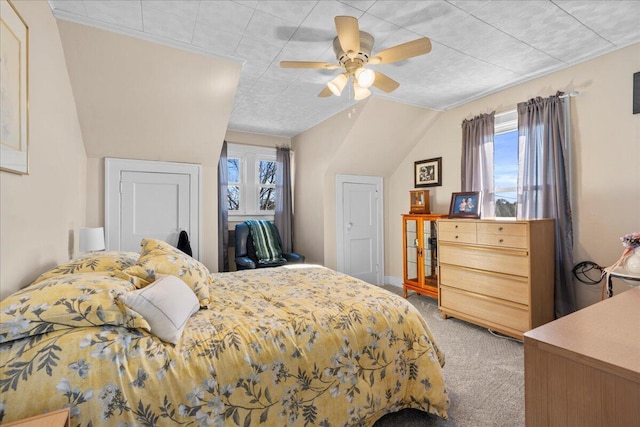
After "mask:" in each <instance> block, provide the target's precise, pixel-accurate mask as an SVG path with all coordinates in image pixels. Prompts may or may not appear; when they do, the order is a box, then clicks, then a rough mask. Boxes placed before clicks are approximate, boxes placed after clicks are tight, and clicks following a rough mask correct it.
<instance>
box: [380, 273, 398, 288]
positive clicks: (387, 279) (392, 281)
mask: <svg viewBox="0 0 640 427" xmlns="http://www.w3.org/2000/svg"><path fill="white" fill-rule="evenodd" d="M384 284H385V285H392V286H397V287H399V288H401V287H402V279H401V278H400V277H395V276H384Z"/></svg>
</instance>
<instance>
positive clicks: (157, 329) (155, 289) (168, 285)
mask: <svg viewBox="0 0 640 427" xmlns="http://www.w3.org/2000/svg"><path fill="white" fill-rule="evenodd" d="M120 299H121V300H122V302H124V303H125V304H126V305H127V306H129V307H130V308H131V309H132V310H134V311H136V312H137V313H139V314H140V315H142V317H144V319H145V320H146V321H147V323H149V326H151V333H152V334H154V335H155V336H157V337H158V338H160V339H161V340H162V341H167V342H170V343H172V344H175V343H177V342H178V340H179V339H180V337H181V336H182V331H183V330H184V327H185V325H186V324H187V321H188V320H189V318H190V317H191V316H192V315H193V314H194V313H195V312H197V311H198V310H199V309H200V302H198V297H196V294H194V293H193V291H192V290H191V288H190V287H189V285H187V284H186V283H185V282H183V281H182V280H181V279H179V278H177V277H176V276H162V277H160V278H158V280H156V281H155V282H153V283H151V284H150V285H148V286H145V287H144V288H142V289H138V290H136V291H132V292H126V293H124V294H122V295H121V296H120Z"/></svg>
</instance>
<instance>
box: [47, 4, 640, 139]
mask: <svg viewBox="0 0 640 427" xmlns="http://www.w3.org/2000/svg"><path fill="white" fill-rule="evenodd" d="M49 3H50V5H51V8H52V10H53V13H54V15H55V16H56V17H57V18H59V19H64V20H69V21H73V22H77V23H82V24H85V25H89V26H94V27H97V28H102V29H107V30H111V31H115V32H119V33H122V34H125V35H130V36H133V37H138V38H142V39H146V40H150V41H154V42H158V43H162V44H166V45H170V46H174V47H177V48H181V49H186V50H190V51H194V52H198V53H202V54H204V55H211V56H215V57H219V58H223V59H229V60H231V61H240V62H241V63H242V64H243V65H242V71H241V74H240V81H239V86H238V90H237V93H236V97H235V101H234V106H233V111H232V113H231V118H230V122H229V129H232V130H238V131H244V132H253V133H261V134H268V135H278V136H287V137H291V136H295V135H297V134H299V133H301V132H303V131H305V130H307V129H309V128H310V127H312V126H314V125H316V124H318V123H320V122H322V121H324V120H326V119H327V118H329V117H331V116H333V115H334V114H336V113H337V112H339V111H341V110H344V109H345V108H348V107H349V106H351V105H352V104H354V103H355V102H356V101H354V100H353V96H352V94H351V93H350V92H349V91H347V90H345V91H344V92H343V94H342V95H341V96H340V97H336V96H331V97H329V98H318V97H317V94H318V93H319V92H320V91H321V90H322V89H323V88H324V87H325V85H326V83H327V82H328V81H329V80H331V79H332V78H333V77H334V76H336V75H337V74H338V73H339V71H338V70H320V69H310V70H307V69H282V68H281V67H280V65H279V63H280V61H282V60H290V61H326V62H333V63H337V61H336V58H335V54H334V52H333V49H332V41H333V38H334V37H335V35H336V29H335V26H334V20H333V19H334V17H335V16H338V15H348V16H354V17H356V18H358V20H359V24H360V30H361V31H366V32H369V33H371V34H372V35H373V36H374V38H375V42H374V47H373V52H378V51H381V50H383V49H386V48H389V47H391V46H394V45H397V44H400V43H404V42H407V41H410V40H414V39H416V38H419V37H429V38H430V39H431V43H432V45H433V49H432V51H431V53H429V54H427V55H423V56H418V57H415V58H411V59H407V60H403V61H400V62H396V63H393V64H386V65H375V66H371V68H374V69H375V70H377V71H381V72H383V73H385V74H386V75H388V76H390V77H391V78H393V79H395V80H397V81H398V82H399V83H400V87H399V88H398V89H397V90H395V91H394V92H392V93H390V94H385V93H383V92H380V91H378V90H376V89H374V90H373V96H380V97H385V98H388V99H392V100H396V101H399V102H403V103H407V104H412V105H417V106H422V107H426V108H431V109H436V110H447V109H450V108H454V107H456V106H459V105H462V104H464V103H467V102H470V101H472V100H475V99H478V98H480V97H482V96H485V95H488V94H490V93H493V92H496V91H499V90H501V89H504V88H506V87H509V86H513V85H515V84H518V83H521V82H523V81H527V80H530V79H533V78H535V77H538V76H541V75H544V74H547V73H550V72H553V71H556V70H559V69H562V68H566V67H568V66H570V65H573V64H576V63H579V62H582V61H585V60H587V59H591V58H594V57H596V56H600V55H603V54H605V53H607V52H611V51H614V50H616V49H619V48H622V47H624V46H628V45H630V44H634V43H638V42H640V25H639V24H638V22H640V1H637V0H628V1H624V0H623V1H609V0H607V1H579V0H553V1H549V0H527V1H523V0H514V1H506V0H477V1H473V0H448V1H444V0H436V1H373V0H372V1H364V0H363V1H347V0H343V1H327V0H323V1H272V0H259V1H211V0H177V1H167V0H159V1H153V0H120V1H117V0H49ZM639 64H640V58H639Z"/></svg>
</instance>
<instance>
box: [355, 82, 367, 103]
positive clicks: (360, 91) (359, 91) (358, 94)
mask: <svg viewBox="0 0 640 427" xmlns="http://www.w3.org/2000/svg"><path fill="white" fill-rule="evenodd" d="M369 95H371V91H370V90H369V89H367V88H366V87H362V86H360V85H359V84H358V83H357V82H353V99H355V100H356V101H360V100H362V99H365V98H366V97H368V96H369Z"/></svg>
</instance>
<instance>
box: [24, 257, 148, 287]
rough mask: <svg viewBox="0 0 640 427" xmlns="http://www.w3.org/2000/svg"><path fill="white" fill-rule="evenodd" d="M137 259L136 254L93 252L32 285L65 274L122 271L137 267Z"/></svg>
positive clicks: (44, 276)
mask: <svg viewBox="0 0 640 427" xmlns="http://www.w3.org/2000/svg"><path fill="white" fill-rule="evenodd" d="M137 259H138V253H136V252H116V251H111V252H91V253H89V254H86V255H83V256H81V257H79V258H76V259H74V260H72V261H69V262H68V263H66V264H61V265H59V266H57V267H54V268H52V269H51V270H49V271H47V272H45V273H42V274H41V275H40V276H39V277H38V278H37V279H36V280H34V281H33V283H32V285H35V284H36V283H39V282H42V281H43V280H47V279H50V278H51V277H58V276H62V275H65V274H75V273H93V272H114V271H122V270H124V269H125V268H127V267H131V266H132V265H135V263H136V261H137Z"/></svg>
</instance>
